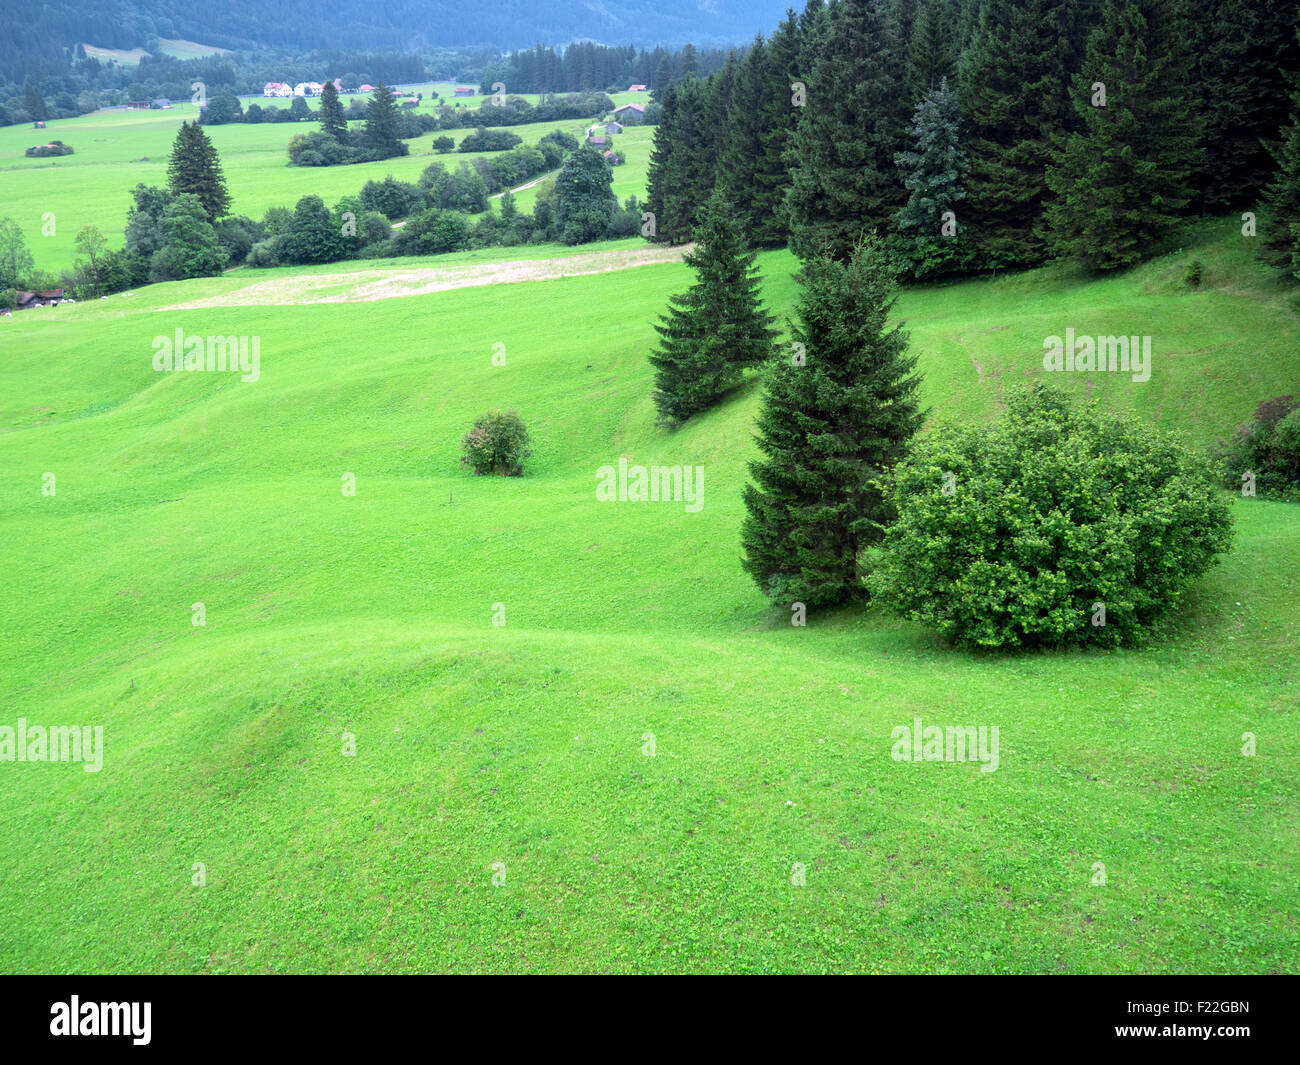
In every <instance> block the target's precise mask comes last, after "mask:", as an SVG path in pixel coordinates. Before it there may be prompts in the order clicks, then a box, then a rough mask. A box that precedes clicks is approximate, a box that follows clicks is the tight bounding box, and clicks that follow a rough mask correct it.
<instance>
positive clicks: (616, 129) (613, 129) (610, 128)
mask: <svg viewBox="0 0 1300 1065" xmlns="http://www.w3.org/2000/svg"><path fill="white" fill-rule="evenodd" d="M605 132H606V133H611V134H612V133H622V132H623V127H622V126H621V125H619V123H617V122H606V123H605Z"/></svg>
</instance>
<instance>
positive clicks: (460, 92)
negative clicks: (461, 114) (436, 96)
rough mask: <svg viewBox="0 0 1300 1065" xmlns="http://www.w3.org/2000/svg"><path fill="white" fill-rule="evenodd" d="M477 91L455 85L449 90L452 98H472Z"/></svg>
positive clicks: (469, 87)
mask: <svg viewBox="0 0 1300 1065" xmlns="http://www.w3.org/2000/svg"><path fill="white" fill-rule="evenodd" d="M476 91H477V90H476V89H474V88H473V87H472V86H469V85H457V86H456V87H455V88H454V89H452V90H451V94H452V96H473V95H474V93H475V92H476Z"/></svg>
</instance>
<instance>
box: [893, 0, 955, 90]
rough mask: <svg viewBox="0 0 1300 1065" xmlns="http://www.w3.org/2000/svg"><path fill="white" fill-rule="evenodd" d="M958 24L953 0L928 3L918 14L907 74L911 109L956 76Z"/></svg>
mask: <svg viewBox="0 0 1300 1065" xmlns="http://www.w3.org/2000/svg"><path fill="white" fill-rule="evenodd" d="M955 22H956V17H955V14H954V12H953V5H952V0H928V2H927V3H924V4H922V5H921V8H920V10H919V11H917V13H916V19H915V21H914V22H913V23H912V32H911V35H910V37H909V38H908V41H907V65H906V67H905V69H904V74H903V82H904V85H905V86H906V92H907V102H908V104H909V105H910V106H913V107H915V106H916V104H918V103H919V102H920V100H921V97H922V96H923V95H924V94H925V93H927V92H929V91H930V90H932V89H937V88H938V87H939V83H940V82H941V81H942V80H943V79H944V78H947V77H950V76H951V75H952V73H953V71H954V69H955V67H956V62H957V48H956V41H955V38H956V32H957V31H956V26H955Z"/></svg>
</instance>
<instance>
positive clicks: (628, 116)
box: [614, 104, 645, 126]
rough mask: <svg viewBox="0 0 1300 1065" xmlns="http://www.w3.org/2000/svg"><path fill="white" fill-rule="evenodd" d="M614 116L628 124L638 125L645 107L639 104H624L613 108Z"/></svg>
mask: <svg viewBox="0 0 1300 1065" xmlns="http://www.w3.org/2000/svg"><path fill="white" fill-rule="evenodd" d="M614 117H615V118H616V119H618V120H619V121H620V122H624V123H626V124H627V125H629V126H636V125H640V123H641V121H642V119H644V118H645V108H644V107H643V106H642V105H641V104H624V105H623V106H622V107H616V108H614Z"/></svg>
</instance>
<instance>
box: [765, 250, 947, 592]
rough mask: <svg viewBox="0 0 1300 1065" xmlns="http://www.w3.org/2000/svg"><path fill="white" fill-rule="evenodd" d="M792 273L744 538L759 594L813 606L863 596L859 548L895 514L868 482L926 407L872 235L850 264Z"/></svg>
mask: <svg viewBox="0 0 1300 1065" xmlns="http://www.w3.org/2000/svg"><path fill="white" fill-rule="evenodd" d="M797 276H798V280H799V284H800V288H801V292H800V299H799V311H798V313H799V323H798V325H796V326H794V328H793V336H794V339H795V341H796V346H794V347H793V352H792V354H790V355H789V356H788V357H782V358H781V359H779V360H777V361H776V362H775V363H774V364H773V367H772V370H771V373H770V374H769V377H768V382H767V389H766V392H765V394H764V397H763V406H762V409H761V411H760V413H759V416H758V437H757V443H758V448H759V450H760V451H761V452H762V457H761V458H760V459H758V460H756V461H754V462H751V463H750V472H751V474H752V475H753V479H754V483H753V484H751V485H747V486H746V487H745V492H744V500H745V507H746V509H747V511H748V516H747V517H746V519H745V522H744V525H743V528H742V532H741V540H742V543H743V545H744V549H745V559H744V562H743V565H744V568H745V571H746V572H747V573H749V575H750V576H751V577H753V579H754V581H755V582H756V583H757V584H758V586H759V588H760V589H762V590H763V592H764V593H765V594H766V595H768V596H771V597H772V598H773V599H774V600H776V601H777V602H780V603H783V604H789V603H792V602H801V603H804V604H806V605H810V606H813V605H826V604H831V603H837V602H842V601H845V600H849V599H855V598H859V597H861V596H862V595H864V594H865V592H864V588H863V584H862V577H863V575H864V574H863V568H862V559H861V555H862V551H863V548H865V547H866V546H867V545H869V544H871V543H873V542H875V541H876V540H878V539H879V538H880V536H881V534H882V528H883V526H884V525H886V524H888V522H889V521H890V520H891V518H892V515H891V513H890V510H889V505H888V503H887V502H886V501H885V500H884V498H883V497H882V495H881V492H880V490H879V489H878V488H877V487H876V485H875V484H874V483H873V482H875V481H877V480H878V479H879V478H880V476H881V475H882V474H883V473H884V472H885V471H886V470H888V469H890V468H891V467H892V466H893V465H894V464H895V463H896V462H897V461H898V460H899V459H900V458H901V457H902V456H903V454H904V452H905V450H906V448H907V445H908V442H909V441H910V440H911V439H912V437H913V436H914V435H915V434H916V432H917V430H918V429H919V428H920V426H921V422H922V421H923V415H922V413H921V411H920V409H919V407H918V402H917V395H916V393H917V388H918V386H919V384H920V379H919V377H917V376H916V375H915V374H914V373H913V370H914V369H915V366H916V357H915V356H914V355H909V354H908V353H907V336H906V334H905V333H903V332H902V331H901V330H900V329H899V327H898V326H893V327H892V328H891V327H890V325H889V322H888V319H889V314H890V311H891V309H892V307H893V304H894V298H895V296H894V293H895V287H894V282H893V277H892V275H891V273H890V270H889V265H888V260H887V256H886V253H885V250H884V248H883V246H882V244H881V243H880V241H879V240H878V239H877V238H871V239H870V240H868V241H867V242H866V243H865V244H863V245H861V246H859V247H857V248H855V249H854V250H853V251H852V253H851V254H850V256H849V258H848V260H847V261H839V260H835V259H832V258H830V257H829V256H824V257H821V258H817V259H813V260H811V261H809V262H807V263H805V264H804V266H803V269H802V270H801V271H800V273H799V274H798V275H797ZM797 345H801V346H802V347H799V346H797ZM801 356H802V357H801Z"/></svg>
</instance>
